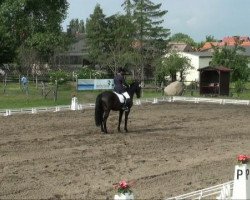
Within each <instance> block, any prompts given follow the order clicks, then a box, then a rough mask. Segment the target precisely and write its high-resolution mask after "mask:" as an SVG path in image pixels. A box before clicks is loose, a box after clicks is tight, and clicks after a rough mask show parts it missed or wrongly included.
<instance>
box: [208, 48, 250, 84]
mask: <svg viewBox="0 0 250 200" xmlns="http://www.w3.org/2000/svg"><path fill="white" fill-rule="evenodd" d="M213 49H214V53H213V57H212V61H211V64H212V65H222V66H225V67H229V68H230V69H232V73H231V80H232V81H233V82H234V81H238V80H240V81H247V80H248V78H249V74H250V69H249V68H248V59H247V57H246V56H244V55H242V54H240V52H244V48H243V47H241V46H238V45H236V46H234V47H233V48H230V47H227V46H225V47H223V48H219V47H214V48H213Z"/></svg>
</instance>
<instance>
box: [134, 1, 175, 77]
mask: <svg viewBox="0 0 250 200" xmlns="http://www.w3.org/2000/svg"><path fill="white" fill-rule="evenodd" d="M161 5H162V4H161V3H159V4H155V3H153V2H152V1H150V0H134V1H133V8H132V10H133V22H134V24H135V26H136V32H135V40H136V41H138V42H139V51H140V54H141V61H140V64H141V66H140V68H141V78H142V80H144V75H145V72H144V71H145V70H144V68H145V66H151V65H152V63H153V62H154V60H155V59H157V58H159V57H160V56H161V55H163V53H164V50H165V48H166V39H167V38H168V36H169V34H170V32H169V29H166V28H164V27H163V26H162V23H163V21H164V19H163V17H164V16H165V15H166V14H167V11H166V10H161Z"/></svg>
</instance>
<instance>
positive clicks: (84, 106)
mask: <svg viewBox="0 0 250 200" xmlns="http://www.w3.org/2000/svg"><path fill="white" fill-rule="evenodd" d="M160 102H169V103H170V102H192V103H196V104H197V103H215V104H222V105H225V104H235V105H247V106H249V105H250V100H237V99H217V98H197V97H182V96H173V97H160V98H145V99H142V100H140V99H137V100H135V101H134V104H135V105H141V104H144V103H152V104H157V103H160ZM94 107H95V104H94V103H90V104H78V108H77V109H76V110H82V109H92V108H94ZM64 110H71V105H64V106H54V107H37V108H22V109H1V110H0V116H9V115H13V114H35V113H38V112H58V111H64Z"/></svg>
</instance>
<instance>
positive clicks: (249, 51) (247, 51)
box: [184, 46, 250, 58]
mask: <svg viewBox="0 0 250 200" xmlns="http://www.w3.org/2000/svg"><path fill="white" fill-rule="evenodd" d="M242 47H243V48H244V50H245V51H238V54H240V55H243V56H248V57H250V46H242ZM226 48H234V46H226ZM184 53H187V54H191V55H194V56H199V57H201V58H202V57H204V58H205V57H212V56H213V52H212V51H198V52H184Z"/></svg>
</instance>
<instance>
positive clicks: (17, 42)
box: [0, 0, 69, 62]
mask: <svg viewBox="0 0 250 200" xmlns="http://www.w3.org/2000/svg"><path fill="white" fill-rule="evenodd" d="M68 5H69V4H68V2H67V0H54V1H40V0H15V1H12V0H2V1H0V30H4V31H5V35H2V34H1V37H5V38H6V37H7V38H8V39H9V41H11V48H7V49H11V50H12V51H10V53H12V54H11V55H14V56H13V57H12V58H11V60H9V62H11V61H13V60H14V59H15V58H16V55H15V53H16V52H17V49H18V48H19V47H20V46H22V45H23V44H24V43H25V42H26V40H27V39H29V40H31V38H32V37H33V36H34V35H35V34H42V33H45V37H46V33H53V34H57V35H60V33H61V22H62V21H63V19H65V17H66V11H67V8H68ZM0 32H1V31H0Z"/></svg>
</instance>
